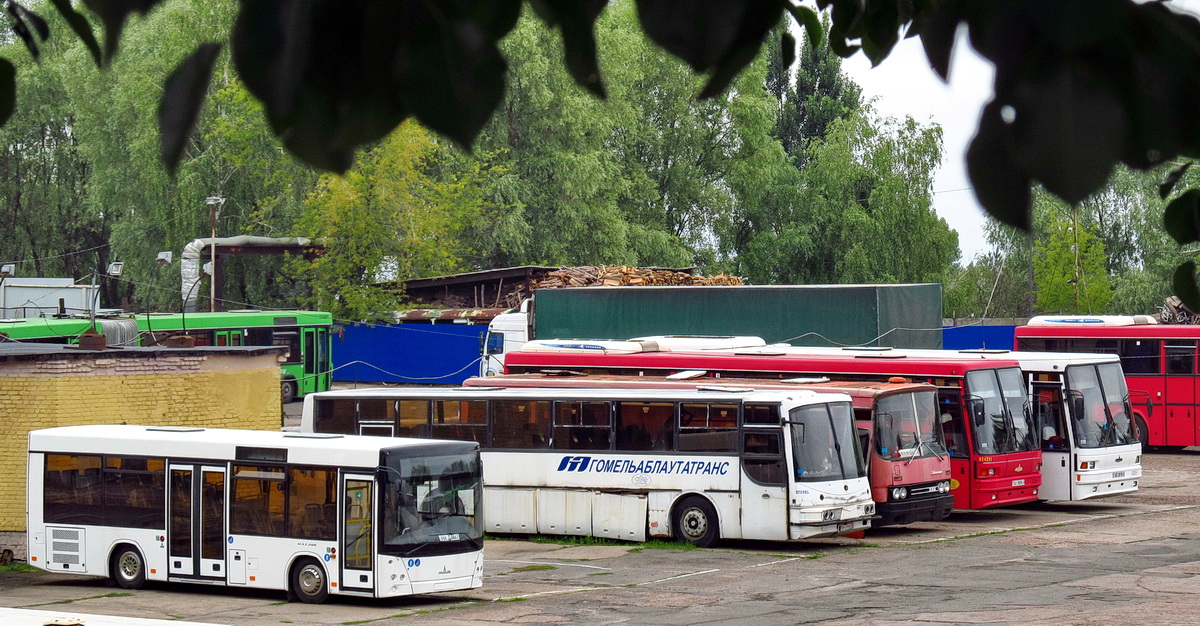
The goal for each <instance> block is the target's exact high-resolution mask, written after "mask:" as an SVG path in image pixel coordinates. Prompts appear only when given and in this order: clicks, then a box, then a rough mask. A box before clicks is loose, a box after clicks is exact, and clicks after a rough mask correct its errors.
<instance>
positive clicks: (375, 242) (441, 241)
mask: <svg viewBox="0 0 1200 626" xmlns="http://www.w3.org/2000/svg"><path fill="white" fill-rule="evenodd" d="M445 152H446V147H445V146H443V145H441V144H440V143H439V142H438V141H437V140H436V139H435V138H434V137H433V136H432V135H431V134H430V133H429V131H427V130H425V129H424V128H422V127H420V126H419V125H418V124H416V123H415V122H408V123H405V124H403V125H401V126H400V128H399V129H397V130H396V132H394V133H392V134H391V135H389V136H388V137H387V138H385V139H384V140H383V141H381V142H380V143H379V144H378V145H377V146H376V147H375V148H373V149H371V150H368V151H366V152H364V153H363V154H361V155H360V156H359V158H358V161H357V163H356V166H355V168H354V170H353V171H352V172H349V173H347V174H346V175H345V176H335V175H332V174H326V175H324V176H322V177H321V179H320V181H318V183H317V186H316V189H315V190H314V191H313V192H312V194H311V196H310V197H309V200H308V202H307V203H306V207H305V213H304V216H303V217H302V218H301V220H300V223H299V225H298V227H299V229H300V231H301V232H302V233H304V234H305V235H307V236H309V237H312V238H314V239H320V240H322V241H324V242H325V246H326V249H327V252H326V253H325V254H323V255H321V256H320V257H318V258H316V259H314V260H312V261H311V262H310V261H304V262H297V263H295V264H293V265H292V266H291V269H292V271H294V272H296V273H297V274H298V275H299V276H301V277H303V278H304V279H305V280H306V281H307V282H308V284H309V285H310V287H311V289H312V294H313V295H312V298H311V300H310V301H309V303H308V304H311V305H312V306H314V307H316V308H319V309H320V310H324V311H330V312H332V313H333V314H334V317H335V318H344V319H366V320H376V319H388V318H390V315H391V312H392V311H395V310H396V309H397V308H398V305H399V303H400V301H401V299H402V294H401V293H399V292H398V291H397V290H396V289H395V288H394V287H387V286H383V285H380V284H379V283H383V282H385V281H388V282H402V281H405V280H408V279H411V278H421V277H426V276H436V275H439V274H447V273H451V272H455V271H458V270H459V269H460V263H461V259H462V258H464V257H466V256H468V251H467V250H466V249H465V247H464V243H463V238H462V232H463V230H464V229H465V228H466V225H467V224H471V223H475V222H478V220H479V218H480V215H481V213H482V212H483V209H484V206H485V202H484V199H483V197H482V195H481V193H480V189H481V187H482V186H481V185H480V184H478V179H480V178H483V177H486V176H495V175H503V173H504V172H503V170H498V169H484V168H476V169H473V170H468V171H466V172H455V173H447V172H445V171H442V172H440V177H439V176H438V175H437V174H439V172H438V169H439V168H438V162H439V161H441V160H443V159H444V158H445V157H444V155H445Z"/></svg>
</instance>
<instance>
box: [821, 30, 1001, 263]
mask: <svg viewBox="0 0 1200 626" xmlns="http://www.w3.org/2000/svg"><path fill="white" fill-rule="evenodd" d="M842 67H843V69H844V70H845V71H846V73H847V74H848V75H849V76H850V77H851V78H852V79H853V80H854V82H856V83H858V84H859V85H861V86H862V89H863V97H864V99H868V100H872V99H873V100H874V102H873V106H874V107H875V109H876V111H878V112H879V113H881V114H882V115H885V116H889V117H895V118H903V117H905V116H910V117H912V118H913V119H914V120H916V121H918V122H921V123H928V122H930V121H933V122H937V123H938V124H940V125H941V127H942V132H943V136H942V140H943V155H942V166H941V168H940V169H938V171H937V173H936V174H935V177H934V182H933V193H934V196H933V206H934V209H935V210H936V211H937V213H938V215H940V216H941V217H943V218H945V220H946V222H947V223H948V224H949V225H950V228H953V229H954V230H955V231H958V245H959V249H961V250H962V260H963V263H964V264H965V263H969V262H970V261H971V260H972V259H974V258H975V257H976V256H977V255H978V254H980V253H982V252H985V251H987V249H988V244H987V240H986V239H985V237H984V234H983V224H984V221H985V218H984V212H983V209H982V208H981V207H980V206H979V202H978V201H976V200H975V193H974V192H973V191H972V190H971V183H970V181H968V180H967V172H966V165H965V158H966V154H967V144H969V143H970V141H971V138H972V137H973V136H974V135H975V128H976V126H977V125H978V122H979V112H980V111H981V110H982V109H983V105H984V104H985V103H986V102H987V101H988V100H989V99H990V98H991V97H992V76H993V71H992V65H991V63H990V62H988V61H987V60H986V59H984V58H983V57H981V56H979V55H978V54H977V53H976V52H975V51H974V50H973V49H971V47H970V45H968V44H967V40H966V36H965V33H960V35H959V38H958V42H957V43H956V45H955V47H954V57H953V60H952V62H951V65H950V83H949V84H948V85H947V84H946V83H944V82H942V80H941V79H940V78H938V75H937V74H935V73H934V72H933V70H932V69H929V62H928V61H927V60H926V58H925V51H924V50H923V49H922V48H921V43H920V41H919V40H917V39H916V38H913V39H904V40H901V42H900V43H899V44H897V45H896V48H895V49H894V50H893V51H892V53H891V55H889V56H888V58H887V59H885V60H884V62H883V63H881V64H880V65H879V67H876V68H872V67H871V62H870V61H869V60H868V59H867V57H866V56H865V55H863V54H862V53H861V52H860V53H858V54H855V55H854V56H853V57H851V58H850V59H847V60H845V61H843V63H842Z"/></svg>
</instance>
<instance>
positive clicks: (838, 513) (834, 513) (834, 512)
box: [821, 509, 842, 522]
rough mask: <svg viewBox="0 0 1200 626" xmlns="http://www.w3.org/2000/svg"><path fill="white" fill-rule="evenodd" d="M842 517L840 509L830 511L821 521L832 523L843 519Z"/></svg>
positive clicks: (822, 516)
mask: <svg viewBox="0 0 1200 626" xmlns="http://www.w3.org/2000/svg"><path fill="white" fill-rule="evenodd" d="M841 517H842V516H841V510H840V509H830V510H828V511H825V512H824V513H822V514H821V520H822V521H825V522H831V521H833V520H836V519H841Z"/></svg>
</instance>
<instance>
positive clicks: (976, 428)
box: [505, 338, 1042, 510]
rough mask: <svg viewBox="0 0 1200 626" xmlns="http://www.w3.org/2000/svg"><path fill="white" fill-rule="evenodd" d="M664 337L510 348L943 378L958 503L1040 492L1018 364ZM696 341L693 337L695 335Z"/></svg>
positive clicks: (621, 362)
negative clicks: (689, 342) (709, 345)
mask: <svg viewBox="0 0 1200 626" xmlns="http://www.w3.org/2000/svg"><path fill="white" fill-rule="evenodd" d="M650 339H660V340H659V341H654V340H650V341H619V342H616V341H576V340H536V341H531V342H529V343H526V344H525V345H524V346H523V347H522V348H521V350H519V351H516V352H510V353H508V354H506V355H505V368H506V371H507V372H508V373H511V374H522V373H539V372H543V371H546V370H571V371H579V372H584V373H588V374H619V375H628V376H645V375H654V376H664V375H671V374H679V373H681V372H685V371H687V372H702V373H703V375H704V376H707V377H710V378H713V379H717V378H723V377H731V376H732V377H737V378H757V379H768V380H779V379H784V378H792V377H796V376H828V377H830V378H832V379H836V380H858V381H875V382H886V381H888V380H889V379H890V378H892V377H894V376H901V377H904V378H906V379H908V380H909V381H911V382H915V383H925V384H930V385H933V386H935V387H936V388H937V403H938V409H937V410H938V415H939V421H940V422H941V423H942V428H943V430H944V433H945V442H946V448H947V450H948V452H949V454H950V462H951V472H952V475H951V483H950V484H951V493H953V494H954V508H955V509H963V510H972V509H986V508H991V507H996V506H1007V505H1015V504H1024V503H1028V502H1035V501H1037V500H1038V488H1039V487H1040V486H1041V483H1042V477H1041V463H1042V450H1041V444H1040V441H1039V440H1038V438H1037V436H1036V430H1035V424H1034V419H1033V415H1032V412H1031V410H1030V406H1029V400H1028V396H1027V391H1026V387H1025V383H1024V378H1023V375H1022V372H1021V368H1020V365H1019V364H1018V363H1017V362H1016V361H1015V360H1014V361H1011V362H1008V361H1004V360H996V359H991V360H986V361H984V360H982V359H979V358H972V357H971V356H969V355H957V354H953V353H948V354H947V355H946V356H944V357H924V356H922V357H916V356H905V355H895V354H894V353H889V352H884V351H880V352H875V351H872V350H869V349H867V350H861V351H855V352H853V353H845V354H841V353H833V354H815V353H807V352H806V349H805V348H801V347H794V346H786V345H768V346H762V345H759V346H754V347H747V348H744V349H738V348H722V349H721V350H696V349H689V350H673V349H670V347H669V345H670V343H671V342H670V341H669V340H668V339H669V338H650ZM693 343H694V342H693Z"/></svg>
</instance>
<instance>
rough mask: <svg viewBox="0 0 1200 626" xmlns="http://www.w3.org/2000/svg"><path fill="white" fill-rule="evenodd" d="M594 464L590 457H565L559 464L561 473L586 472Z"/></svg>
mask: <svg viewBox="0 0 1200 626" xmlns="http://www.w3.org/2000/svg"><path fill="white" fill-rule="evenodd" d="M591 462H592V457H590V456H564V457H563V460H562V461H561V462H560V463H559V464H558V471H560V472H584V471H587V468H588V465H590V464H591Z"/></svg>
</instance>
